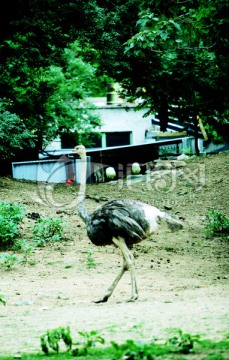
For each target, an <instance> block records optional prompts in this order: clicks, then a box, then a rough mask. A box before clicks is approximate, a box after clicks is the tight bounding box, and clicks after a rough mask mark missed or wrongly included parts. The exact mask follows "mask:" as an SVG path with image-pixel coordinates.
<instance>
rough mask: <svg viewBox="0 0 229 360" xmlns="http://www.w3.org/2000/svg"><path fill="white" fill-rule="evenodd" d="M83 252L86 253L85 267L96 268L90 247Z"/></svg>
mask: <svg viewBox="0 0 229 360" xmlns="http://www.w3.org/2000/svg"><path fill="white" fill-rule="evenodd" d="M85 252H86V254H87V269H95V268H96V263H95V260H94V258H93V250H92V249H87V250H86V251H85Z"/></svg>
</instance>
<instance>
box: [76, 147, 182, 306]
mask: <svg viewBox="0 0 229 360" xmlns="http://www.w3.org/2000/svg"><path fill="white" fill-rule="evenodd" d="M73 151H74V152H76V153H77V154H78V155H79V156H80V158H81V160H82V168H81V179H80V190H79V195H78V202H77V207H78V212H79V216H80V217H81V218H82V219H83V221H84V223H85V224H86V229H87V235H88V237H89V239H90V240H91V242H92V243H93V244H94V245H96V246H105V245H111V244H115V245H116V246H118V247H119V249H120V251H121V253H122V257H123V265H122V268H121V271H120V272H119V273H118V275H117V277H116V278H115V280H114V281H113V283H112V284H111V286H110V287H109V288H108V289H107V291H106V292H105V294H104V295H103V296H102V297H101V298H100V299H99V300H97V301H95V302H96V303H100V302H106V301H107V300H108V299H109V297H110V296H111V295H112V293H113V291H114V289H115V287H116V286H117V284H118V282H119V280H120V279H121V277H122V276H123V274H124V272H125V271H126V270H130V274H131V297H130V299H129V300H128V301H135V300H137V298H138V290H137V283H136V277H135V268H134V256H133V254H132V253H131V252H130V250H129V247H131V246H132V245H133V244H136V243H138V242H141V241H142V240H144V239H147V238H148V237H149V236H150V235H152V234H153V233H155V232H156V230H157V228H158V226H159V223H160V220H164V221H165V222H166V224H167V225H168V226H169V227H170V228H171V229H172V230H176V229H180V228H182V223H181V222H180V221H179V220H178V219H175V218H173V217H172V216H170V215H169V214H167V213H165V212H162V211H160V210H159V209H157V208H156V207H153V206H150V205H148V204H145V203H142V202H138V201H134V200H110V201H107V202H106V203H105V204H103V205H101V206H99V207H98V208H97V209H96V210H94V211H93V212H91V213H89V212H88V211H87V209H86V208H85V206H84V199H85V190H86V151H85V147H84V146H82V145H79V146H76V147H75V148H74V150H73Z"/></svg>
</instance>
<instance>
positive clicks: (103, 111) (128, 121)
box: [95, 106, 151, 145]
mask: <svg viewBox="0 0 229 360" xmlns="http://www.w3.org/2000/svg"><path fill="white" fill-rule="evenodd" d="M95 111H98V112H99V114H100V116H101V119H102V127H101V129H100V131H101V132H103V133H107V132H116V131H117V132H118V131H129V132H131V133H132V136H131V138H132V144H134V145H135V144H141V143H144V142H145V131H146V130H147V129H148V128H149V127H150V126H151V116H148V117H146V118H144V117H143V115H144V114H145V113H146V112H147V110H146V109H145V110H139V111H134V107H132V108H129V110H128V111H127V110H126V108H124V107H121V106H120V107H109V106H107V107H103V108H99V109H98V110H95Z"/></svg>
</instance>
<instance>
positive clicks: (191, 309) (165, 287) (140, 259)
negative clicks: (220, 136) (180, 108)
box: [0, 152, 229, 355]
mask: <svg viewBox="0 0 229 360" xmlns="http://www.w3.org/2000/svg"><path fill="white" fill-rule="evenodd" d="M228 160H229V153H228V152H225V153H221V154H218V155H212V156H207V157H202V158H199V159H198V158H194V159H191V160H188V161H186V166H184V167H178V168H175V169H173V171H167V170H168V168H169V165H168V166H167V167H166V169H167V170H163V167H159V170H158V169H156V171H154V174H153V175H152V174H151V175H148V176H147V177H146V178H144V177H143V178H142V179H141V180H142V181H141V182H140V181H139V182H138V181H129V182H128V183H126V182H125V181H120V182H118V183H106V184H97V185H96V184H94V185H88V187H87V194H88V197H87V199H86V205H87V207H88V208H89V209H94V208H95V207H96V206H97V205H99V204H102V203H103V201H104V200H105V199H113V198H132V199H137V200H141V201H144V202H146V203H149V204H152V205H154V206H157V207H159V208H160V209H162V210H166V211H168V212H169V213H172V214H175V215H177V216H178V217H180V218H182V219H183V220H184V223H185V227H184V229H183V230H182V231H179V232H177V233H171V232H170V231H169V230H167V229H166V228H164V227H161V228H160V230H159V231H158V234H157V235H155V236H154V237H153V238H151V239H149V240H147V241H144V242H142V243H140V244H138V245H136V246H135V247H134V248H133V253H134V255H135V258H136V273H137V281H138V288H139V300H138V301H137V302H135V303H126V302H124V300H125V299H126V298H128V297H129V295H130V277H129V274H128V273H126V274H125V275H124V277H123V279H122V280H121V282H120V283H119V285H118V287H117V289H116V290H115V292H114V294H113V296H112V297H111V298H110V300H109V301H108V302H107V303H104V304H94V303H93V300H96V299H98V298H99V297H100V295H101V294H103V292H104V291H105V289H106V288H107V287H108V286H109V285H110V284H111V282H112V280H113V279H114V277H115V276H116V273H117V271H118V269H119V268H120V266H121V261H122V260H121V257H120V254H119V252H118V250H117V249H115V248H113V247H103V248H98V247H95V246H94V245H92V244H91V243H90V241H89V240H88V238H87V236H86V231H85V227H84V224H83V223H82V221H81V219H80V218H79V217H78V215H77V213H76V210H75V206H76V197H77V192H78V185H56V186H54V189H52V188H51V187H50V186H49V185H48V186H45V185H43V184H34V183H28V182H21V181H13V180H12V179H8V178H2V179H0V199H1V200H3V201H19V202H21V203H23V204H24V205H25V207H26V212H27V214H28V213H31V212H36V213H39V214H40V215H42V216H45V217H52V218H58V217H61V218H63V219H64V220H65V221H66V225H67V226H68V227H67V228H66V229H65V238H66V240H65V241H63V242H59V243H55V244H51V245H46V246H45V247H41V248H37V249H36V250H35V251H34V252H33V253H32V254H31V255H30V257H29V261H28V263H27V264H25V265H20V264H19V265H16V266H15V267H14V268H13V269H12V270H10V271H7V270H5V269H4V268H3V267H0V294H5V295H6V301H7V304H6V306H3V305H1V304H0V355H7V354H17V353H20V352H33V351H39V350H40V344H39V341H40V336H41V335H42V334H43V333H44V332H46V330H49V329H54V328H56V327H58V326H66V325H70V327H71V330H72V332H73V334H75V335H76V334H77V331H90V330H98V331H99V332H100V334H101V335H102V336H103V337H104V338H105V339H106V342H107V344H109V341H110V340H115V341H118V342H123V341H124V340H126V339H130V338H131V339H134V340H136V341H137V340H146V341H150V340H152V339H154V338H155V337H156V338H159V339H164V338H166V337H167V329H169V328H180V329H182V330H183V331H185V332H189V333H192V334H197V333H199V334H201V335H202V337H203V338H212V339H219V338H223V337H224V336H225V335H226V333H227V332H228V329H229V317H228V303H229V282H228V279H229V276H228V270H229V266H228V258H229V253H228V239H222V238H220V237H217V238H213V239H206V238H205V237H204V227H205V222H204V220H205V214H206V212H207V210H208V209H215V210H217V211H222V212H224V213H225V214H226V215H227V216H228V215H229V213H228V210H229V209H228V203H229V202H228V200H229V198H228V185H229V162H228ZM154 170H155V169H154ZM137 180H139V179H138V178H137ZM33 225H34V220H32V219H29V218H28V217H26V218H25V221H24V224H23V228H22V230H21V232H22V238H26V239H28V238H29V236H30V235H29V234H30V233H31V228H32V226H33ZM19 256H20V254H19ZM93 262H94V263H95V266H94V267H93V266H92V265H93Z"/></svg>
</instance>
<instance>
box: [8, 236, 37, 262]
mask: <svg viewBox="0 0 229 360" xmlns="http://www.w3.org/2000/svg"><path fill="white" fill-rule="evenodd" d="M34 249H35V246H34V245H31V244H29V243H28V241H27V240H25V239H20V240H17V241H16V242H15V244H14V246H13V250H15V251H20V252H21V253H22V254H23V256H24V262H25V263H27V262H28V258H29V255H30V254H31V252H32V251H33V250H34Z"/></svg>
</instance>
